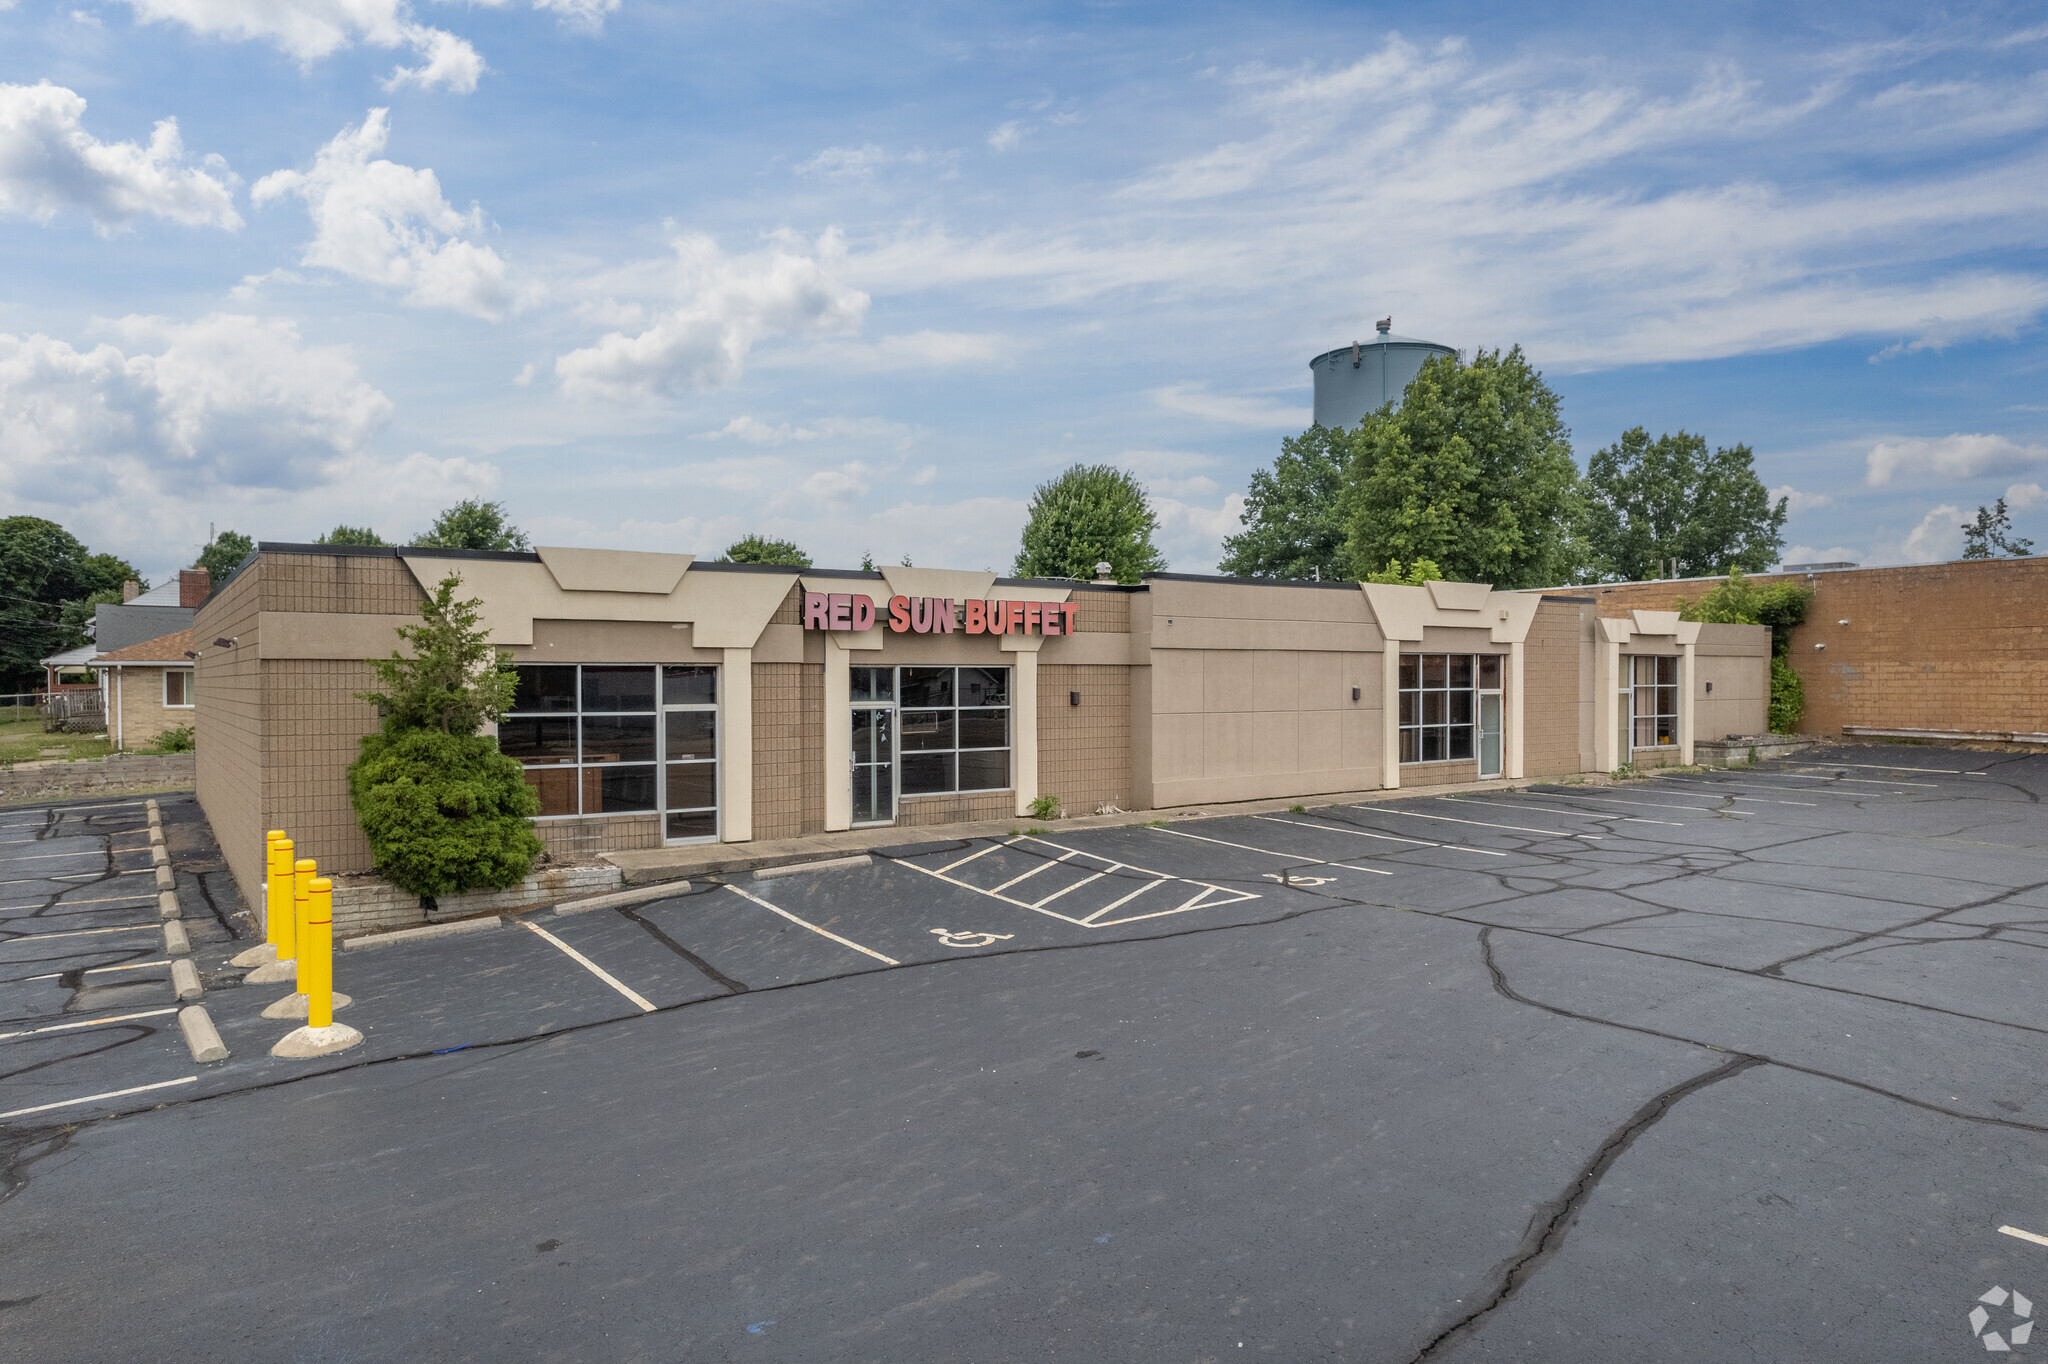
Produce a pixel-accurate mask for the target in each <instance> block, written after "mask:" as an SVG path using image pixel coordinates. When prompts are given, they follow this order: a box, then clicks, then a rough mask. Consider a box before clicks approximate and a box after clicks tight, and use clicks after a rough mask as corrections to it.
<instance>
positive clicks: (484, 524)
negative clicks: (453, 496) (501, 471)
mask: <svg viewBox="0 0 2048 1364" xmlns="http://www.w3.org/2000/svg"><path fill="white" fill-rule="evenodd" d="M413 543H414V544H415V545H422V546H427V547H431V548H434V549H497V550H507V549H522V550H523V549H531V548H533V546H532V544H531V543H530V542H529V541H528V540H527V538H526V532H525V531H523V530H521V529H519V527H517V526H515V525H513V524H512V522H511V520H510V519H509V518H508V517H507V516H506V514H505V505H504V503H502V502H485V501H482V500H481V499H478V498H474V497H469V498H464V499H463V500H462V501H460V502H457V503H456V504H455V505H454V506H452V507H450V508H448V509H447V510H446V511H444V512H442V513H441V514H440V515H439V516H438V517H436V518H434V524H433V526H432V528H431V529H429V530H428V531H427V533H426V534H424V535H422V536H420V537H418V538H417V539H415V540H414V541H413Z"/></svg>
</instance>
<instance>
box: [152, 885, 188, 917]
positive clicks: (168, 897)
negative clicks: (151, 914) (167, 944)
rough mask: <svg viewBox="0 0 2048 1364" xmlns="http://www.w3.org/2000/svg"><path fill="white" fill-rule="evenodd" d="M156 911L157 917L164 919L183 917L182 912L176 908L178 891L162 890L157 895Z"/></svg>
mask: <svg viewBox="0 0 2048 1364" xmlns="http://www.w3.org/2000/svg"><path fill="white" fill-rule="evenodd" d="M156 912H157V915H158V917H160V918H165V919H182V918H184V917H185V915H184V912H183V911H182V910H180V909H179V908H178V893H177V892H176V891H171V890H166V891H162V892H160V893H159V894H158V895H157V897H156Z"/></svg>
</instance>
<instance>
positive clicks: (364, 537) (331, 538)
mask: <svg viewBox="0 0 2048 1364" xmlns="http://www.w3.org/2000/svg"><path fill="white" fill-rule="evenodd" d="M313 543H314V544H316V545H385V544H389V543H390V541H388V540H386V539H385V538H384V537H383V536H381V535H379V534H377V532H376V531H374V530H371V529H370V528H369V527H368V526H336V527H335V528H334V529H333V530H331V531H328V532H327V533H326V534H325V535H323V536H321V537H320V538H319V539H317V540H315V541H314V542H313Z"/></svg>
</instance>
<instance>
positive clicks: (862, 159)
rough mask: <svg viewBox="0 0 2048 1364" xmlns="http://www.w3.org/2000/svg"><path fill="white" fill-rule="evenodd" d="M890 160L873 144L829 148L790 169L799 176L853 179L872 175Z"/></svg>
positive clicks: (886, 154)
mask: <svg viewBox="0 0 2048 1364" xmlns="http://www.w3.org/2000/svg"><path fill="white" fill-rule="evenodd" d="M887 159H888V153H886V152H884V151H883V150H882V149H881V148H880V147H878V146H876V145H875V144H874V143H872V142H868V143H864V144H862V145H861V146H858V147H827V148H825V149H824V150H823V151H821V152H819V153H818V154H817V155H816V156H813V157H811V158H809V159H808V160H804V161H799V162H797V164H796V165H794V166H792V167H790V169H791V170H793V171H795V172H796V173H797V174H798V175H822V176H825V177H826V178H828V179H834V180H840V179H851V178H853V177H856V176H862V175H872V174H874V172H875V168H876V167H877V166H880V165H881V164H882V163H883V162H884V161H886V160H887Z"/></svg>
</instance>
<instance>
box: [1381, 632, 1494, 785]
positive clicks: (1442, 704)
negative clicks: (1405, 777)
mask: <svg viewBox="0 0 2048 1364" xmlns="http://www.w3.org/2000/svg"><path fill="white" fill-rule="evenodd" d="M1481 670H1484V671H1485V672H1486V674H1487V676H1488V678H1489V681H1488V686H1489V687H1498V686H1499V685H1500V682H1499V677H1500V662H1499V659H1498V657H1497V656H1494V655H1483V656H1482V655H1474V654H1402V655H1401V689H1400V690H1401V761H1402V762H1404V763H1440V762H1457V761H1461V760H1464V759H1469V758H1471V757H1472V722H1473V711H1474V703H1473V693H1474V690H1475V688H1474V686H1473V682H1474V674H1475V672H1477V671H1481Z"/></svg>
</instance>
